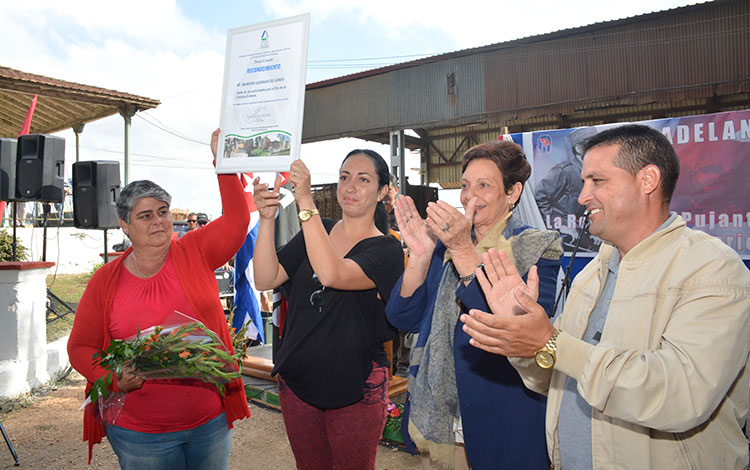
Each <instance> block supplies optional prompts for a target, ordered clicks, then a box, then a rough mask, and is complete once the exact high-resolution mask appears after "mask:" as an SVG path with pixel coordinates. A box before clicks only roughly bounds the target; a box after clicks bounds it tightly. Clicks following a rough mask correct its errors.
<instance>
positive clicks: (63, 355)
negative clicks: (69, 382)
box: [47, 335, 70, 377]
mask: <svg viewBox="0 0 750 470" xmlns="http://www.w3.org/2000/svg"><path fill="white" fill-rule="evenodd" d="M68 338H70V335H68V336H65V337H64V338H60V339H58V340H57V341H53V342H52V343H47V374H49V376H50V377H54V376H56V375H57V374H59V373H60V372H61V371H62V370H64V369H67V368H68V366H69V365H70V361H68Z"/></svg>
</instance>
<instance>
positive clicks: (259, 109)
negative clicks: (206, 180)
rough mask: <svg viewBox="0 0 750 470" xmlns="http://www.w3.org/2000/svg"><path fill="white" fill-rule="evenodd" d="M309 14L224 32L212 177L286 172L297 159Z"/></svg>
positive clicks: (300, 134)
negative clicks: (219, 109) (225, 41)
mask: <svg viewBox="0 0 750 470" xmlns="http://www.w3.org/2000/svg"><path fill="white" fill-rule="evenodd" d="M309 30H310V15H309V14H305V15H300V16H294V17H291V18H285V19H281V20H276V21H269V22H266V23H260V24H257V25H253V26H245V27H242V28H236V29H231V30H229V33H228V35H227V51H226V58H225V65H224V90H223V93H222V100H221V120H220V126H221V135H220V136H219V148H218V152H217V158H216V172H217V173H240V172H253V171H287V170H289V165H291V163H292V162H293V161H294V160H295V159H297V158H299V152H300V146H301V144H302V112H303V109H304V102H305V101H304V100H305V72H306V67H307V41H308V36H309Z"/></svg>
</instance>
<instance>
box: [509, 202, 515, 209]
mask: <svg viewBox="0 0 750 470" xmlns="http://www.w3.org/2000/svg"><path fill="white" fill-rule="evenodd" d="M509 206H510V210H513V209H515V208H516V203H515V202H511V203H510V204H509Z"/></svg>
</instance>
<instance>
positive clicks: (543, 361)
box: [534, 350, 555, 369]
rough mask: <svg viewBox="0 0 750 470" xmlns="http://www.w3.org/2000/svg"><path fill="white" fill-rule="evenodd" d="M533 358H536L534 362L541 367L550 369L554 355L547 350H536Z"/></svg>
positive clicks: (553, 361) (553, 363)
mask: <svg viewBox="0 0 750 470" xmlns="http://www.w3.org/2000/svg"><path fill="white" fill-rule="evenodd" d="M534 359H535V360H536V364H537V365H538V366H539V367H541V368H542V369H550V368H552V366H554V365H555V357H554V356H553V355H552V354H550V353H549V351H545V350H541V351H537V353H536V355H535V356H534Z"/></svg>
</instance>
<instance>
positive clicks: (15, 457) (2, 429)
mask: <svg viewBox="0 0 750 470" xmlns="http://www.w3.org/2000/svg"><path fill="white" fill-rule="evenodd" d="M0 431H2V433H3V437H4V438H5V443H6V444H7V445H8V450H9V451H10V455H12V456H13V460H15V461H16V463H14V464H13V466H14V467H18V466H20V465H21V464H20V463H18V456H17V455H16V451H15V449H13V444H11V443H10V438H9V437H8V434H6V433H5V428H4V427H3V423H2V422H0Z"/></svg>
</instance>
